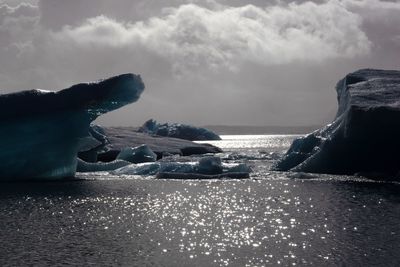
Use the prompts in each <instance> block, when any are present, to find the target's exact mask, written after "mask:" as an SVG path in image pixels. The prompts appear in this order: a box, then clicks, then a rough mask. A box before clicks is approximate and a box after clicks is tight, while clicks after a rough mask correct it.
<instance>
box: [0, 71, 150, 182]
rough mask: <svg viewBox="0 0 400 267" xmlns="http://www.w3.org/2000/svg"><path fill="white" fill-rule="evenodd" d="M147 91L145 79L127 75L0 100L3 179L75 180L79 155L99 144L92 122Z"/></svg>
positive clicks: (24, 93) (136, 98)
mask: <svg viewBox="0 0 400 267" xmlns="http://www.w3.org/2000/svg"><path fill="white" fill-rule="evenodd" d="M143 90H144V84H143V82H142V80H141V78H140V76H138V75H134V74H123V75H119V76H116V77H112V78H109V79H106V80H101V81H99V82H92V83H81V84H76V85H73V86H72V87H70V88H67V89H64V90H61V91H57V92H51V91H43V90H39V89H33V90H28V91H22V92H18V93H12V94H4V95H0V109H1V112H0V120H1V124H0V133H1V138H0V147H1V150H0V179H2V180H11V179H35V178H41V179H54V178H63V177H71V176H74V174H75V171H76V166H77V153H78V151H82V150H90V149H91V148H95V147H96V146H97V145H99V144H100V143H99V142H98V141H96V140H94V139H93V138H91V137H90V135H89V125H90V122H91V121H93V120H94V119H96V118H97V117H98V116H99V115H101V114H104V113H106V112H109V111H112V110H115V109H117V108H120V107H122V106H124V105H126V104H129V103H132V102H135V101H136V100H138V99H139V96H140V94H141V93H142V91H143Z"/></svg>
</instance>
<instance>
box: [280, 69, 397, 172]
mask: <svg viewBox="0 0 400 267" xmlns="http://www.w3.org/2000/svg"><path fill="white" fill-rule="evenodd" d="M336 91H337V99H338V102H339V108H338V112H337V115H336V118H335V120H334V121H333V122H332V123H331V124H329V125H327V126H326V127H324V128H322V129H319V130H317V131H315V132H313V133H311V134H309V135H307V136H305V137H301V138H299V139H297V140H295V141H294V142H293V144H292V146H291V147H290V148H289V150H288V151H287V153H286V155H285V156H284V157H283V158H282V159H281V160H279V161H278V162H277V164H276V165H275V166H274V169H275V170H280V171H288V170H291V171H298V172H310V173H330V174H350V175H352V174H355V173H357V172H364V173H376V172H379V173H384V174H388V175H389V176H391V175H395V174H397V173H398V172H399V170H400V164H399V163H400V162H399V159H398V153H399V150H400V138H399V136H400V71H395V70H375V69H362V70H358V71H356V72H353V73H350V74H348V75H347V76H346V77H344V78H343V79H342V80H340V81H339V82H338V83H337V85H336ZM392 177H394V176H392Z"/></svg>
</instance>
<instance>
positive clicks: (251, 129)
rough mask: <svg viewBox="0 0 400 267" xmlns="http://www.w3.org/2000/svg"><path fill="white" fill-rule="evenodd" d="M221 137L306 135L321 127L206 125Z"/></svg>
mask: <svg viewBox="0 0 400 267" xmlns="http://www.w3.org/2000/svg"><path fill="white" fill-rule="evenodd" d="M203 127H204V128H207V129H210V130H211V131H214V132H215V133H217V134H219V135H244V134H306V133H310V132H313V131H314V130H316V129H319V128H321V125H310V126H237V125H236V126H228V125H206V126H203Z"/></svg>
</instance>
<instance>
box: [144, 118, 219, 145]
mask: <svg viewBox="0 0 400 267" xmlns="http://www.w3.org/2000/svg"><path fill="white" fill-rule="evenodd" d="M139 132H143V133H148V134H154V135H160V136H166V137H174V138H179V139H185V140H190V141H201V140H221V137H219V135H217V134H216V133H214V132H212V131H210V130H208V129H206V128H201V127H194V126H191V125H187V124H180V123H157V121H156V120H153V119H150V120H148V121H146V122H145V123H144V124H143V125H142V126H141V127H140V128H139Z"/></svg>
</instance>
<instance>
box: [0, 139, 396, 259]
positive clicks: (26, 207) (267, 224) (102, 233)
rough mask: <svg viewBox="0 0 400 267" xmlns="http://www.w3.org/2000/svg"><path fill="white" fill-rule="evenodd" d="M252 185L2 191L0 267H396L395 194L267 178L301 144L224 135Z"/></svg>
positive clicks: (92, 180)
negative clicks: (247, 167) (293, 146)
mask: <svg viewBox="0 0 400 267" xmlns="http://www.w3.org/2000/svg"><path fill="white" fill-rule="evenodd" d="M223 138H224V140H222V141H218V142H212V143H213V144H215V145H218V146H220V147H221V148H223V149H224V151H225V152H224V153H223V154H221V155H220V156H221V157H222V158H223V160H224V161H225V162H246V163H248V164H249V165H250V166H251V167H252V169H253V171H254V172H253V173H252V175H251V179H247V180H214V181H195V180H156V179H154V178H153V177H136V176H122V177H118V176H110V175H108V174H107V173H96V174H85V175H81V176H80V178H81V179H80V180H76V181H63V182H31V183H1V184H0V241H1V242H0V266H62V265H63V266H65V265H74V266H90V265H93V266H112V265H117V266H151V265H154V266H264V265H270V266H295V265H298V266H309V265H310V266H399V265H400V253H399V250H400V185H399V184H396V183H378V182H373V181H369V180H363V179H359V178H356V177H345V176H332V175H306V174H294V173H280V172H270V171H269V167H270V166H271V164H273V162H274V161H275V160H276V159H277V158H278V157H279V156H280V155H281V154H282V153H283V152H284V151H285V150H286V149H287V148H288V146H289V145H290V143H291V141H292V140H293V138H294V136H288V135H273V136H268V135H263V136H243V135H242V136H223Z"/></svg>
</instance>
